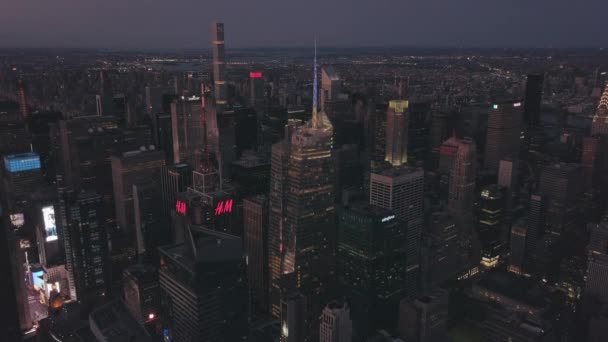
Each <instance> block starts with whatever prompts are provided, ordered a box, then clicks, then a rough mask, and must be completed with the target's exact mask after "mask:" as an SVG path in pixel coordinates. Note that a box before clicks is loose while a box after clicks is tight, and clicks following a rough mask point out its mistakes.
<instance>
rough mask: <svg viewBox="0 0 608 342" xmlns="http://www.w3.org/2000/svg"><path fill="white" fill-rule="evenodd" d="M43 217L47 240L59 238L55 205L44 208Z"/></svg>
mask: <svg viewBox="0 0 608 342" xmlns="http://www.w3.org/2000/svg"><path fill="white" fill-rule="evenodd" d="M42 219H43V220H44V230H45V232H46V242H49V241H55V240H57V225H56V224H55V209H54V208H53V206H47V207H44V208H42Z"/></svg>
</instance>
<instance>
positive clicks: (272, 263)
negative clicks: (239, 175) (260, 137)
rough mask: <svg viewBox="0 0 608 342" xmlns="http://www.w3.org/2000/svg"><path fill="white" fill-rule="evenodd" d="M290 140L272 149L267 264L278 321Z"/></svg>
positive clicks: (272, 309) (272, 305)
mask: <svg viewBox="0 0 608 342" xmlns="http://www.w3.org/2000/svg"><path fill="white" fill-rule="evenodd" d="M289 138H290V136H289V134H287V137H286V139H285V140H284V141H281V142H278V143H276V144H274V145H273V146H272V156H271V158H272V160H271V172H270V184H271V185H270V198H269V204H270V208H269V211H270V213H269V226H268V264H269V276H270V280H269V285H270V297H269V299H270V304H271V308H270V312H271V314H272V315H273V316H274V317H276V318H278V317H280V315H281V307H280V303H281V302H280V300H281V281H280V279H281V275H282V274H283V272H282V264H283V225H284V223H285V207H286V203H285V201H286V198H285V197H286V194H287V191H288V188H287V161H288V158H289V142H290V139H289Z"/></svg>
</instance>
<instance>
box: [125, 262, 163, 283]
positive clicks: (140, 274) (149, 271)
mask: <svg viewBox="0 0 608 342" xmlns="http://www.w3.org/2000/svg"><path fill="white" fill-rule="evenodd" d="M157 272H158V269H157V268H156V267H154V266H152V265H149V264H135V265H131V266H129V267H128V268H127V269H126V270H125V274H129V275H131V276H132V277H134V278H135V279H137V281H142V280H146V279H150V278H151V277H152V278H153V277H156V276H157Z"/></svg>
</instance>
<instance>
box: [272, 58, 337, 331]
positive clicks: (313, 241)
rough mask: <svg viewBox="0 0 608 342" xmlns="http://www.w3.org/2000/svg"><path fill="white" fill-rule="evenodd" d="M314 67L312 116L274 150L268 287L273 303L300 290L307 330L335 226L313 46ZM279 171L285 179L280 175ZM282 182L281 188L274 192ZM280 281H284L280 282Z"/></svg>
mask: <svg viewBox="0 0 608 342" xmlns="http://www.w3.org/2000/svg"><path fill="white" fill-rule="evenodd" d="M314 65H315V76H314V79H315V81H314V86H313V108H312V118H311V120H310V121H309V122H308V123H306V124H304V125H302V126H299V127H297V128H296V129H295V130H293V133H292V134H287V137H288V139H289V143H283V144H282V145H277V147H276V149H275V148H273V156H272V166H271V169H272V170H271V198H270V201H271V202H270V205H271V222H270V227H271V231H270V234H271V236H270V237H269V242H270V243H269V248H270V253H269V255H270V273H271V286H272V287H273V291H274V292H275V294H274V296H271V303H272V304H273V305H276V304H275V303H276V301H277V299H279V298H280V296H277V295H276V293H277V292H278V293H281V290H280V289H281V287H284V288H287V289H297V290H298V291H300V292H301V293H303V294H304V295H305V296H306V299H307V305H308V306H309V308H308V312H307V313H308V315H310V319H309V322H310V329H308V330H307V331H308V332H309V333H310V334H312V332H315V333H316V331H318V330H317V329H318V322H317V321H318V313H319V311H320V306H319V305H320V293H321V291H322V290H324V289H325V288H324V286H323V285H325V284H327V282H328V281H329V278H328V276H329V274H330V271H331V269H332V255H331V246H332V243H333V242H334V241H331V240H332V232H333V230H334V224H335V223H334V219H335V207H334V172H335V170H334V161H333V157H332V136H333V127H332V125H331V123H330V122H329V119H328V118H327V115H325V113H324V112H319V111H318V108H317V107H318V101H317V94H316V93H317V73H316V69H317V67H316V65H317V63H316V47H315V62H314ZM288 130H289V127H288ZM290 135H291V136H290ZM279 146H280V147H279ZM281 175H286V177H285V178H283V179H281V178H279V177H281ZM282 186H285V188H284V189H283V191H284V192H283V193H282V194H281V193H277V192H276V191H277V190H281V189H280V188H281V187H282ZM278 215H280V216H278ZM277 228H278V229H277ZM284 280H288V281H286V282H284V283H283V286H281V284H280V283H281V282H283V281H284ZM273 314H275V312H274V308H273Z"/></svg>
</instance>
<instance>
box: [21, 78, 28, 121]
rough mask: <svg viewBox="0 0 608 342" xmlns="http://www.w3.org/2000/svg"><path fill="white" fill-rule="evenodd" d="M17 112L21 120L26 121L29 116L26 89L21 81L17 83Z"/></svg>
mask: <svg viewBox="0 0 608 342" xmlns="http://www.w3.org/2000/svg"><path fill="white" fill-rule="evenodd" d="M19 111H20V112H21V118H22V119H23V120H27V118H28V117H29V115H30V114H29V110H28V107H27V89H26V88H25V84H23V82H21V81H19Z"/></svg>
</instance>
